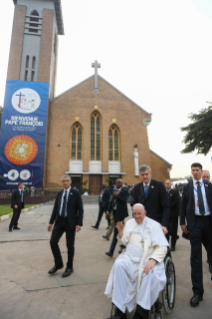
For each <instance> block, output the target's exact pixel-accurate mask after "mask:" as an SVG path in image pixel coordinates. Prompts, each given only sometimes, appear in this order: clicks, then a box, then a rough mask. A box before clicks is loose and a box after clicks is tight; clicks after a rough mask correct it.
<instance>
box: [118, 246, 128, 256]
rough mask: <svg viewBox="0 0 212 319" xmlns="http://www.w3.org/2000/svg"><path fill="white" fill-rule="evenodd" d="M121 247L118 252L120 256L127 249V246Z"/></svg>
mask: <svg viewBox="0 0 212 319" xmlns="http://www.w3.org/2000/svg"><path fill="white" fill-rule="evenodd" d="M119 247H120V250H119V251H118V254H121V253H122V252H123V250H124V249H125V248H126V246H124V245H120V246H119Z"/></svg>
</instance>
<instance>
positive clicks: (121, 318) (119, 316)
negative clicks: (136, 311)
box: [107, 308, 127, 319]
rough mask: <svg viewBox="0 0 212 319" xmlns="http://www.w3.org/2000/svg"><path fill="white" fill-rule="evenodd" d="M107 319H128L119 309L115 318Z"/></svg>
mask: <svg viewBox="0 0 212 319" xmlns="http://www.w3.org/2000/svg"><path fill="white" fill-rule="evenodd" d="M107 319H127V316H126V313H123V312H121V310H119V309H118V308H116V313H115V315H114V316H112V317H110V318H107Z"/></svg>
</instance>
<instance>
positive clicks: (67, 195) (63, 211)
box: [48, 175, 83, 278]
mask: <svg viewBox="0 0 212 319" xmlns="http://www.w3.org/2000/svg"><path fill="white" fill-rule="evenodd" d="M62 186H63V190H62V191H60V192H59V193H58V194H57V197H56V201H55V204H54V208H53V212H52V215H51V218H50V222H49V225H48V231H51V230H52V225H53V224H54V223H55V224H54V228H53V231H52V236H51V240H50V246H51V249H52V253H53V255H54V261H55V265H54V267H53V268H52V269H50V270H49V274H50V275H52V274H54V273H55V272H56V271H57V270H58V269H61V268H63V260H62V256H61V252H60V248H59V245H58V243H59V240H60V238H61V237H62V235H63V233H64V232H65V233H66V245H67V248H68V262H67V267H66V270H65V272H64V273H63V275H62V277H63V278H64V277H68V276H70V275H71V274H72V273H73V271H74V270H73V258H74V242H75V233H76V232H78V231H80V230H81V226H82V221H83V204H82V198H81V195H80V193H79V192H78V191H77V190H76V189H73V188H72V187H71V178H70V176H68V175H64V176H63V177H62Z"/></svg>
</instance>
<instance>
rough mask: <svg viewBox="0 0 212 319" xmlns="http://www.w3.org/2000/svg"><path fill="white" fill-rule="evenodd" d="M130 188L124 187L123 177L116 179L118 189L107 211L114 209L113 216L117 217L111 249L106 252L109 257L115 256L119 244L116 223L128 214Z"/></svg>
mask: <svg viewBox="0 0 212 319" xmlns="http://www.w3.org/2000/svg"><path fill="white" fill-rule="evenodd" d="M128 195H129V193H128V189H127V188H126V187H123V182H122V180H121V179H117V180H116V190H115V191H114V192H113V197H112V199H111V201H110V202H109V205H108V209H107V211H108V212H110V211H111V210H113V216H114V219H115V227H114V233H113V240H112V243H111V246H110V250H109V251H108V252H106V253H105V254H106V255H107V256H109V257H112V256H113V253H114V250H115V248H116V244H117V241H118V240H117V235H118V230H117V228H116V224H117V223H118V222H122V221H124V219H125V218H126V217H127V216H128V209H127V200H128Z"/></svg>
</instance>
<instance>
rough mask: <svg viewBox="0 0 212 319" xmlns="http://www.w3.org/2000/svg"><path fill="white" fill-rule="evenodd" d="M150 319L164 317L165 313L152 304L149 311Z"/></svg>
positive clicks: (161, 318)
mask: <svg viewBox="0 0 212 319" xmlns="http://www.w3.org/2000/svg"><path fill="white" fill-rule="evenodd" d="M149 319H163V314H162V312H161V311H155V308H154V306H152V308H151V310H150V311H149Z"/></svg>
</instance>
